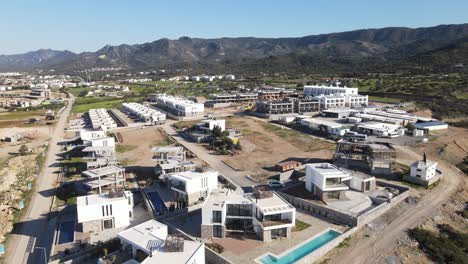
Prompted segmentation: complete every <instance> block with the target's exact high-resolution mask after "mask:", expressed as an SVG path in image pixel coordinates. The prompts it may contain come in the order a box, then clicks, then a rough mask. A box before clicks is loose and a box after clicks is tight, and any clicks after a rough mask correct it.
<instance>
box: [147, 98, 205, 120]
mask: <svg viewBox="0 0 468 264" xmlns="http://www.w3.org/2000/svg"><path fill="white" fill-rule="evenodd" d="M150 100H151V101H152V102H154V103H156V106H157V107H159V108H161V109H163V110H164V111H166V112H168V113H170V114H172V115H174V116H180V117H200V116H202V115H203V112H204V111H205V107H204V105H203V104H200V103H195V102H193V101H190V100H187V99H183V98H179V97H174V96H169V95H165V94H154V95H151V96H150Z"/></svg>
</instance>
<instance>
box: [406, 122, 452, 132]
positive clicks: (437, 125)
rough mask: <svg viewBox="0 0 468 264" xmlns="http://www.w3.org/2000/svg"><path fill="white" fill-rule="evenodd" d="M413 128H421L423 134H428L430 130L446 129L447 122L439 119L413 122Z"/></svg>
mask: <svg viewBox="0 0 468 264" xmlns="http://www.w3.org/2000/svg"><path fill="white" fill-rule="evenodd" d="M414 128H416V129H419V130H423V131H424V133H425V134H429V133H430V132H432V131H437V130H445V129H448V124H447V123H444V122H441V121H430V122H422V123H416V124H414Z"/></svg>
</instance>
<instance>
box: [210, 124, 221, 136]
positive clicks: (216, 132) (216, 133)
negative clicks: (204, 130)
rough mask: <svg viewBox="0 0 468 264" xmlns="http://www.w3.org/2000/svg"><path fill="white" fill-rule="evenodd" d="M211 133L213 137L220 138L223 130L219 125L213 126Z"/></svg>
mask: <svg viewBox="0 0 468 264" xmlns="http://www.w3.org/2000/svg"><path fill="white" fill-rule="evenodd" d="M211 133H212V134H213V137H214V138H220V137H221V136H223V131H222V130H221V127H220V126H214V127H213V130H212V131H211Z"/></svg>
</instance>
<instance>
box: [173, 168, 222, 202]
mask: <svg viewBox="0 0 468 264" xmlns="http://www.w3.org/2000/svg"><path fill="white" fill-rule="evenodd" d="M169 181H170V186H171V189H172V190H173V191H174V193H175V195H176V199H177V198H178V197H184V198H186V199H187V204H188V205H192V204H194V203H196V202H198V201H199V200H200V199H204V198H206V197H207V196H208V195H209V194H210V193H211V192H212V191H213V190H216V189H217V188H218V172H217V171H208V172H195V171H185V172H180V173H175V174H171V175H169Z"/></svg>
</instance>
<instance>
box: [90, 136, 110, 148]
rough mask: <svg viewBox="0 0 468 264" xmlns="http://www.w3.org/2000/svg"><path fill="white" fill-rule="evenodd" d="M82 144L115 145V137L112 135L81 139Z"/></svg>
mask: <svg viewBox="0 0 468 264" xmlns="http://www.w3.org/2000/svg"><path fill="white" fill-rule="evenodd" d="M83 144H84V145H85V146H91V147H115V139H114V138H113V137H99V138H94V139H90V140H83Z"/></svg>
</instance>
